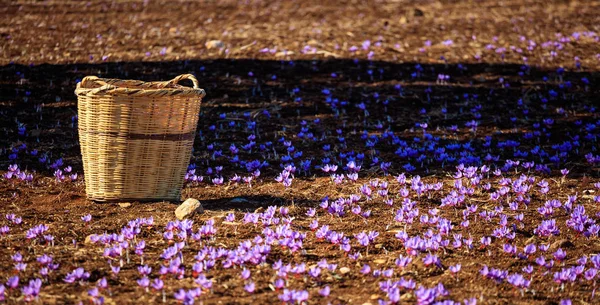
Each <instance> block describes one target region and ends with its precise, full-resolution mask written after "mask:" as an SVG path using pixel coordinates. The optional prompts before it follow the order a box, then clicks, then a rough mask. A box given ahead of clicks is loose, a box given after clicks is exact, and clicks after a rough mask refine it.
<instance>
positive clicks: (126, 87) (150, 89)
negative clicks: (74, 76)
mask: <svg viewBox="0 0 600 305" xmlns="http://www.w3.org/2000/svg"><path fill="white" fill-rule="evenodd" d="M185 79H189V80H191V81H192V82H193V84H194V87H193V88H192V87H187V86H182V85H179V84H178V82H179V81H181V80H185ZM75 94H76V95H77V96H78V97H80V96H88V97H92V96H104V95H110V96H129V97H164V96H188V97H195V98H200V99H202V98H203V97H204V96H206V92H205V91H204V89H201V88H199V87H198V80H196V77H194V76H193V75H192V74H182V75H179V76H177V77H175V78H173V79H172V80H169V81H158V82H144V81H140V80H122V79H116V78H99V77H97V76H86V77H84V78H83V79H82V80H81V82H79V83H77V87H76V88H75Z"/></svg>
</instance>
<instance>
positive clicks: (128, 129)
mask: <svg viewBox="0 0 600 305" xmlns="http://www.w3.org/2000/svg"><path fill="white" fill-rule="evenodd" d="M184 79H189V80H191V81H192V82H193V83H194V87H193V88H190V87H184V86H181V85H178V82H179V81H181V80H184ZM75 93H76V94H77V96H78V115H79V141H80V146H81V154H82V157H83V169H84V176H85V183H86V193H87V196H88V198H89V199H92V200H95V201H119V200H140V201H151V200H169V201H174V200H179V199H180V196H181V188H182V186H183V179H184V176H185V172H186V169H187V165H188V163H189V161H190V157H191V152H192V147H193V144H194V137H195V134H196V126H197V124H198V114H199V111H200V104H201V102H202V97H204V95H205V93H204V90H203V89H199V88H198V81H197V80H196V79H195V78H194V76H192V75H190V74H185V75H181V76H178V77H176V78H175V79H173V80H171V81H167V82H141V81H131V80H118V79H100V78H97V77H94V76H91V77H86V78H84V79H83V80H82V81H81V82H80V83H79V84H78V85H77V89H76V90H75Z"/></svg>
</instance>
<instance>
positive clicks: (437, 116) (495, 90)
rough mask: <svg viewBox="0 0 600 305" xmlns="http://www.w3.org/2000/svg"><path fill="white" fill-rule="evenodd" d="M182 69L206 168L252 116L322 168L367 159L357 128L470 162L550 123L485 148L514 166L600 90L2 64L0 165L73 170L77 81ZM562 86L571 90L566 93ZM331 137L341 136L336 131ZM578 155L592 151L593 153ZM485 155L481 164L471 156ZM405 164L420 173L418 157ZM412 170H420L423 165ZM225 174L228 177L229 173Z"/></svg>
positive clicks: (198, 154) (288, 68) (483, 75)
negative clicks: (422, 141) (49, 164)
mask: <svg viewBox="0 0 600 305" xmlns="http://www.w3.org/2000/svg"><path fill="white" fill-rule="evenodd" d="M183 73H192V74H194V75H196V76H197V78H198V80H199V81H200V84H201V87H202V88H204V89H205V90H206V92H207V96H206V98H205V99H204V102H203V107H202V110H201V118H200V122H199V126H198V131H199V136H198V137H197V138H196V143H195V153H194V157H193V161H195V162H196V163H198V164H202V163H204V164H205V165H206V166H214V165H212V164H209V163H210V162H213V161H212V160H211V157H212V156H214V154H213V155H211V153H210V152H208V151H207V147H208V145H209V144H215V147H216V148H218V149H219V150H221V151H222V152H223V153H224V154H227V153H229V147H230V145H231V144H236V145H237V146H238V148H239V147H240V146H242V145H244V144H246V143H247V142H248V141H249V140H248V136H249V135H250V133H249V132H246V128H245V125H246V124H247V122H248V121H250V120H252V121H255V122H256V127H255V130H254V133H255V134H256V136H257V139H256V140H255V141H256V142H257V143H259V144H260V143H262V142H265V141H272V142H276V141H278V139H280V138H281V137H282V136H285V137H286V138H288V139H290V138H292V137H295V138H296V139H299V134H300V133H301V134H303V135H304V136H306V135H307V134H308V133H312V134H313V135H314V136H315V137H316V138H319V139H325V141H323V142H320V143H319V144H315V142H312V143H311V141H307V140H299V141H298V142H299V143H298V145H296V149H298V150H300V149H301V150H302V151H303V153H304V155H303V156H302V159H307V158H311V159H313V160H314V162H315V163H316V162H318V163H319V164H320V159H321V158H322V157H323V151H322V146H323V145H324V144H325V143H328V144H331V145H332V147H334V148H336V149H338V150H339V151H356V152H366V153H367V154H368V152H369V151H371V149H370V148H368V147H367V148H365V142H366V139H361V136H362V134H363V132H364V131H365V130H366V131H368V132H369V136H371V135H373V134H381V133H382V132H384V131H385V130H391V131H393V132H394V134H395V136H397V137H398V139H399V140H401V141H406V142H408V143H409V144H410V143H418V142H414V141H418V139H417V140H415V137H420V136H422V131H420V129H419V128H415V124H417V123H422V122H427V124H428V132H431V133H432V134H433V135H434V136H438V135H439V136H440V139H439V143H440V146H444V145H449V144H452V143H460V144H465V143H467V142H469V143H470V146H471V147H472V148H475V149H477V150H478V151H477V154H481V153H483V152H485V151H486V149H485V148H482V145H483V144H484V142H485V137H486V136H488V137H491V138H492V139H493V140H494V141H507V140H514V141H518V140H520V139H522V137H523V134H524V133H530V132H534V131H535V129H536V128H538V129H539V127H535V124H537V123H540V122H542V121H543V120H544V119H553V120H554V123H553V124H552V125H551V126H542V128H545V131H543V132H544V133H548V137H546V138H544V139H543V140H542V142H540V143H530V144H523V145H522V146H520V147H519V148H518V149H517V148H515V149H510V150H508V149H507V150H506V151H504V150H499V151H495V152H494V151H491V150H490V151H489V152H490V153H492V154H493V153H496V154H497V155H499V156H500V157H501V159H512V158H517V157H515V155H514V151H515V150H519V149H521V150H523V151H526V150H530V149H531V148H533V147H534V146H535V145H539V146H541V147H544V146H547V147H550V146H551V145H552V144H560V143H561V142H563V141H566V140H570V139H572V137H573V136H574V135H575V134H581V132H580V131H578V130H575V129H573V126H574V124H573V123H574V121H575V120H581V121H582V122H583V125H584V126H585V124H586V123H592V122H594V120H595V119H594V117H593V116H591V115H588V116H586V115H572V116H570V115H565V113H567V114H568V113H578V114H582V113H589V108H590V106H591V105H594V102H593V100H595V98H596V97H597V96H598V94H599V93H600V87H588V86H586V85H585V84H584V83H583V81H582V78H587V79H588V80H589V82H590V83H591V84H597V83H598V82H599V78H600V77H599V74H598V73H597V72H596V73H589V72H577V71H574V72H573V71H563V72H558V71H545V70H539V69H536V68H533V67H524V66H522V65H519V64H502V65H490V64H446V65H445V64H424V63H415V62H412V63H393V62H385V61H362V60H351V59H331V60H297V61H275V60H251V59H240V60H228V59H218V60H206V61H202V60H200V61H198V60H192V61H177V62H120V63H98V64H67V65H51V64H43V65H37V66H25V65H6V66H3V67H0V125H2V126H3V127H2V128H1V129H0V145H1V147H3V150H2V152H1V155H0V166H1V168H5V167H6V166H8V164H11V163H12V162H13V161H12V160H10V158H11V157H10V155H11V154H12V153H13V152H14V149H15V148H16V147H19V146H22V145H23V144H25V145H27V149H26V150H27V151H30V150H33V149H36V150H38V152H39V153H38V156H36V157H35V158H32V157H30V156H26V157H23V158H19V160H20V161H21V162H22V163H24V166H28V167H29V168H32V169H33V170H37V171H40V172H46V173H47V174H51V172H50V171H49V170H48V169H44V168H42V167H40V165H39V163H38V162H37V161H38V158H39V156H40V155H45V156H47V157H48V158H49V159H51V160H55V159H57V158H63V160H64V163H65V164H68V165H72V166H73V167H74V168H75V169H76V170H77V171H81V158H80V156H79V147H78V140H77V125H76V121H77V120H76V114H77V108H76V97H75V95H74V93H73V91H74V88H75V85H76V82H77V81H78V80H80V79H81V78H83V77H84V76H86V75H96V76H99V77H106V78H121V79H140V80H146V81H150V80H153V81H154V80H168V79H171V78H173V77H175V76H177V75H179V74H183ZM439 75H449V76H450V80H449V81H448V82H443V83H441V82H439V81H438V77H439ZM544 77H546V79H545V80H543V79H544ZM560 80H569V81H570V83H569V85H568V86H565V83H561V82H560ZM554 94H555V95H554ZM519 101H521V102H519ZM362 105H365V106H366V111H365V110H363V109H362V108H361V107H362ZM550 110H556V111H550ZM222 113H225V114H227V118H225V119H224V118H222V117H220V116H219V115H220V114H222ZM317 118H318V119H319V120H320V123H319V124H315V123H311V126H310V127H311V128H310V131H306V132H302V131H301V129H302V126H301V123H302V121H304V120H306V121H308V122H313V120H315V119H317ZM474 120H477V121H478V126H477V128H476V131H473V130H472V128H471V127H469V126H470V125H469V124H470V122H472V121H474ZM231 122H234V123H231ZM227 124H235V125H236V129H235V131H233V130H231V129H228V125H227ZM453 125H455V126H457V127H458V128H459V131H457V132H455V133H454V135H453V136H452V133H450V134H451V137H445V136H443V134H442V132H441V130H445V129H448V128H451V127H452V126H453ZM19 126H21V127H22V128H25V131H24V135H19V134H18V127H19ZM211 126H212V127H211ZM211 128H215V130H216V131H211ZM336 129H339V131H340V132H341V134H342V135H338V134H337V132H336ZM438 131H439V132H438ZM344 136H345V137H344ZM342 137H344V138H343V139H342ZM373 141H377V140H373ZM381 142H382V143H379V144H377V149H378V150H379V151H380V152H381V154H380V159H382V160H386V161H392V164H393V165H392V167H393V170H395V172H399V171H403V169H402V165H404V164H406V163H407V162H409V161H410V160H412V159H414V156H408V158H407V157H406V156H400V157H399V156H398V155H397V154H396V153H395V152H396V149H397V145H388V144H389V143H387V144H386V143H383V142H384V141H381ZM528 142H529V141H528ZM421 146H422V145H421ZM592 146H593V145H592ZM423 149H425V148H423ZM469 149H470V148H469ZM469 149H467V151H468V150H469ZM548 149H550V148H548ZM582 149H587V150H590V151H595V148H594V147H584V148H582ZM447 150H448V148H447ZM22 151H25V150H22ZM213 153H214V152H213ZM417 153H419V154H420V152H419V151H417ZM486 153H487V152H485V153H483V155H482V156H479V157H478V158H479V160H481V158H483V157H484V156H485V154H486ZM550 153H552V151H550ZM264 154H265V153H263V154H262V155H261V153H260V152H259V151H257V150H256V149H255V150H252V151H242V150H241V149H240V158H242V157H244V159H245V160H263V159H265V158H266V159H270V161H273V162H272V163H274V162H278V161H277V159H276V158H277V156H275V155H270V156H266V157H265V156H264ZM266 154H267V155H268V154H270V153H266ZM536 158H538V157H534V158H531V155H529V156H524V157H521V159H525V160H526V159H536ZM476 159H477V158H476ZM298 160H299V159H298ZM568 160H569V163H568V164H560V166H567V167H570V168H575V169H580V170H582V171H584V172H585V171H589V170H587V169H586V167H587V165H586V163H585V159H584V158H583V154H582V153H579V154H578V155H577V156H573V157H572V158H569V159H568ZM411 162H413V165H418V164H417V163H416V162H415V161H414V160H412V161H411ZM545 162H548V159H546V160H545ZM275 164H276V163H275ZM313 164H314V163H313ZM396 164H398V165H396ZM271 167H275V166H271ZM432 167H433V166H432ZM417 168H418V169H417V172H418V171H419V170H420V169H419V168H420V167H419V166H417ZM278 170H279V169H277V168H275V169H273V170H269V169H267V170H266V174H269V175H274V174H276V172H277V171H278ZM227 171H228V170H227V169H225V171H224V173H225V174H229V173H231V174H233V172H227ZM576 171H577V170H575V172H576Z"/></svg>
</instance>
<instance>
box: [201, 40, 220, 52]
mask: <svg viewBox="0 0 600 305" xmlns="http://www.w3.org/2000/svg"><path fill="white" fill-rule="evenodd" d="M204 46H205V47H206V48H207V49H209V50H210V49H222V48H224V47H225V44H224V43H223V42H222V41H220V40H209V41H207V42H206V43H205V44H204Z"/></svg>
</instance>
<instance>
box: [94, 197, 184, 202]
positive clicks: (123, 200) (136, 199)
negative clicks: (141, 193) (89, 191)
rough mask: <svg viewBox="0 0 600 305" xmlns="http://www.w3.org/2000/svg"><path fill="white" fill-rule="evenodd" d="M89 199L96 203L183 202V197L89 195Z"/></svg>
mask: <svg viewBox="0 0 600 305" xmlns="http://www.w3.org/2000/svg"><path fill="white" fill-rule="evenodd" d="M87 199H88V200H91V201H93V202H94V203H119V202H141V203H150V202H170V203H181V199H179V198H177V199H175V198H119V199H102V198H90V197H87Z"/></svg>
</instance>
